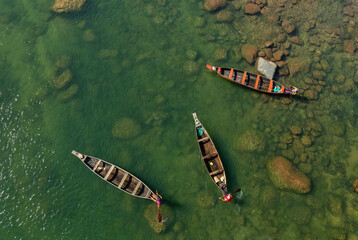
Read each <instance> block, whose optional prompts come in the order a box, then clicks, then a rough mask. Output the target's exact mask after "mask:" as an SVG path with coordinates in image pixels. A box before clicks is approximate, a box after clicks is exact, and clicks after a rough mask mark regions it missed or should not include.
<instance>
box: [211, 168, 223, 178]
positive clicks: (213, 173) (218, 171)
mask: <svg viewBox="0 0 358 240" xmlns="http://www.w3.org/2000/svg"><path fill="white" fill-rule="evenodd" d="M223 171H224V170H222V169H220V170H216V171H214V172H211V173H210V176H213V175H217V174H219V173H222V172H223Z"/></svg>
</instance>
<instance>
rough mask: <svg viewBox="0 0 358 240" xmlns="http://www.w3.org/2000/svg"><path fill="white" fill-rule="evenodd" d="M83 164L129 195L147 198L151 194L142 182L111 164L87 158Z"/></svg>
mask: <svg viewBox="0 0 358 240" xmlns="http://www.w3.org/2000/svg"><path fill="white" fill-rule="evenodd" d="M83 162H84V163H85V164H86V165H87V166H88V167H89V168H90V169H91V170H92V171H93V172H94V173H96V174H97V175H98V176H100V177H101V178H103V179H104V180H106V181H107V182H109V183H111V184H112V185H114V186H115V187H117V188H119V189H121V190H123V191H125V192H127V193H129V194H131V195H134V196H137V197H143V198H147V197H148V196H149V195H150V193H151V191H150V190H149V189H148V188H147V187H146V186H145V185H144V184H143V182H142V181H140V180H139V179H137V178H136V177H134V176H132V175H131V174H130V173H128V172H126V171H124V170H123V169H120V168H118V167H116V166H115V165H113V164H110V163H107V162H104V161H102V160H100V159H98V158H94V157H89V156H86V158H85V159H84V161H83Z"/></svg>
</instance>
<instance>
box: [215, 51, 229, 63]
mask: <svg viewBox="0 0 358 240" xmlns="http://www.w3.org/2000/svg"><path fill="white" fill-rule="evenodd" d="M214 58H215V60H216V61H220V60H226V58H227V52H226V50H225V49H218V50H216V51H215V56H214Z"/></svg>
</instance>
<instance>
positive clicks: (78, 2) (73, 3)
mask: <svg viewBox="0 0 358 240" xmlns="http://www.w3.org/2000/svg"><path fill="white" fill-rule="evenodd" d="M85 2H86V0H55V2H54V3H53V5H52V11H54V12H57V13H68V12H76V11H80V10H81V9H82V7H83V4H84V3H85Z"/></svg>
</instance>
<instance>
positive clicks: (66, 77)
mask: <svg viewBox="0 0 358 240" xmlns="http://www.w3.org/2000/svg"><path fill="white" fill-rule="evenodd" d="M71 80H72V73H71V71H70V70H69V69H66V70H65V71H63V72H62V73H61V74H60V75H58V76H57V77H56V78H55V80H54V86H55V88H57V89H61V88H64V87H65V86H66V85H67V84H68V83H69V82H70V81H71Z"/></svg>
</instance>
